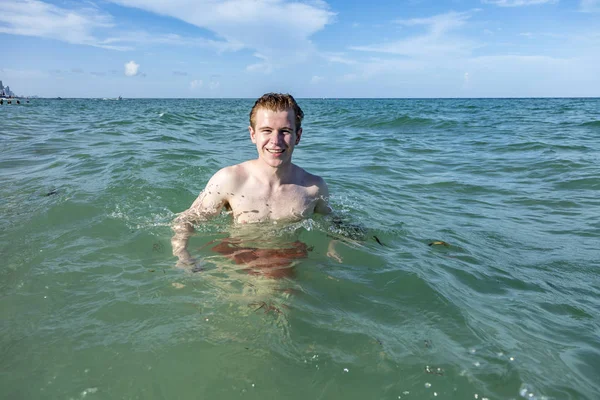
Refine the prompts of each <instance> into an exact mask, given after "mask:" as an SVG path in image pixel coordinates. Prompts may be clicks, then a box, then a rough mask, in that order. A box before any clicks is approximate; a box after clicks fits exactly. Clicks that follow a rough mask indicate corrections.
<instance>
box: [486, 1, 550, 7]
mask: <svg viewBox="0 0 600 400" xmlns="http://www.w3.org/2000/svg"><path fill="white" fill-rule="evenodd" d="M557 1H558V0H481V2H482V3H486V4H494V5H497V6H500V7H521V6H531V5H535V4H546V3H556V2H557Z"/></svg>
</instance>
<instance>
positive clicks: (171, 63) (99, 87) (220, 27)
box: [0, 0, 600, 98]
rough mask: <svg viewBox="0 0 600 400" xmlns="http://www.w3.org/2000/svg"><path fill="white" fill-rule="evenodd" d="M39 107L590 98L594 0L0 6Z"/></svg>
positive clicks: (11, 57)
mask: <svg viewBox="0 0 600 400" xmlns="http://www.w3.org/2000/svg"><path fill="white" fill-rule="evenodd" d="M0 49H1V52H0V60H1V61H0V80H2V81H3V83H4V85H10V87H11V89H12V90H13V91H14V92H15V93H17V94H19V95H39V96H44V97H56V96H61V97H116V96H118V95H122V96H123V97H128V98H132V97H250V98H255V97H258V96H259V95H261V94H262V93H264V92H269V91H280V92H289V93H292V94H293V95H295V96H296V97H548V96H551V97H554V96H556V97H572V96H594V97H598V96H600V0H571V1H566V0H562V1H559V0H449V1H434V0H406V1H402V0H389V1H387V0H386V1H379V0H372V1H356V0H345V1H342V0H330V1H323V0H306V1H301V0H290V1H288V0H112V1H94V0H91V1H68V0H67V1H39V0H27V1H25V0H0Z"/></svg>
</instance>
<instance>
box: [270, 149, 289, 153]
mask: <svg viewBox="0 0 600 400" xmlns="http://www.w3.org/2000/svg"><path fill="white" fill-rule="evenodd" d="M266 150H267V151H268V152H269V153H271V154H281V153H283V152H284V151H285V150H281V149H279V150H278V149H266Z"/></svg>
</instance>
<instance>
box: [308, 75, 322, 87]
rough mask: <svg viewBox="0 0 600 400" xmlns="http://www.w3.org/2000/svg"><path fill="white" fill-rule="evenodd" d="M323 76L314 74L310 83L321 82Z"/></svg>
mask: <svg viewBox="0 0 600 400" xmlns="http://www.w3.org/2000/svg"><path fill="white" fill-rule="evenodd" d="M324 79H325V78H323V77H322V76H318V75H315V76H313V77H312V78H311V80H310V83H311V84H313V85H316V84H317V83H321V82H322V81H323V80H324Z"/></svg>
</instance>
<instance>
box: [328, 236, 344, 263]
mask: <svg viewBox="0 0 600 400" xmlns="http://www.w3.org/2000/svg"><path fill="white" fill-rule="evenodd" d="M335 242H337V240H332V241H331V242H329V246H328V247H327V257H329V258H332V259H334V260H335V261H337V262H339V263H340V264H341V263H342V257H341V256H340V255H339V254H338V252H337V251H335Z"/></svg>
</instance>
